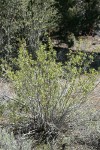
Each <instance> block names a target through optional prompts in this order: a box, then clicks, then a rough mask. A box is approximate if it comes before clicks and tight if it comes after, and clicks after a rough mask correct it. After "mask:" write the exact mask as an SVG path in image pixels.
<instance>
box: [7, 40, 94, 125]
mask: <svg viewBox="0 0 100 150" xmlns="http://www.w3.org/2000/svg"><path fill="white" fill-rule="evenodd" d="M36 54H37V59H36V60H33V59H32V56H31V55H29V54H28V52H27V50H26V49H25V45H23V44H22V46H21V47H20V49H19V55H18V59H17V63H18V66H19V70H16V71H15V72H13V71H12V70H11V69H8V70H6V72H7V74H8V76H9V78H10V79H11V81H12V83H13V85H14V88H15V92H16V95H17V99H15V102H14V101H13V103H12V102H11V104H12V105H11V107H10V108H11V110H13V111H11V112H12V113H13V114H15V117H18V115H19V114H20V117H23V116H24V117H28V116H29V115H30V116H38V118H40V120H42V121H43V122H48V121H49V122H53V123H57V122H58V124H60V123H61V122H62V121H61V120H63V119H64V118H65V116H66V115H67V112H68V111H69V110H70V109H71V108H73V107H75V106H76V105H79V104H81V102H82V101H84V100H86V96H87V94H88V93H89V92H90V91H91V90H92V88H93V85H94V79H95V71H93V70H92V71H91V73H90V74H89V73H87V71H84V72H85V75H84V76H83V77H81V74H82V71H83V68H82V63H83V62H84V59H85V55H84V57H83V54H82V53H79V54H78V55H76V56H74V55H69V61H68V62H66V65H65V66H63V65H62V63H57V62H56V53H55V51H54V50H53V48H52V45H51V43H50V41H49V51H47V50H46V46H45V45H44V46H43V45H41V47H40V49H39V50H38V51H37V53H36ZM82 58H83V59H82ZM77 66H78V67H77ZM64 78H65V79H64ZM84 98H85V99H84ZM16 102H17V103H16ZM60 121H61V122H60Z"/></svg>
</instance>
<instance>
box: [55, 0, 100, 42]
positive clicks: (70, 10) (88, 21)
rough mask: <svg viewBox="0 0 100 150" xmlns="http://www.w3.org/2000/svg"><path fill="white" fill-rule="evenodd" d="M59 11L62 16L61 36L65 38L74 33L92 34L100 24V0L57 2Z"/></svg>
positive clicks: (64, 0)
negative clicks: (99, 23)
mask: <svg viewBox="0 0 100 150" xmlns="http://www.w3.org/2000/svg"><path fill="white" fill-rule="evenodd" d="M56 1H57V2H58V3H57V9H58V12H59V14H60V16H61V20H60V24H59V27H60V32H61V33H60V34H61V36H62V37H64V40H65V38H66V36H67V34H69V32H70V33H74V34H75V35H80V34H92V33H93V30H94V28H95V27H96V26H97V24H98V22H99V19H100V17H99V14H100V10H99V6H100V2H99V0H67V1H66V0H62V1H60V0H56Z"/></svg>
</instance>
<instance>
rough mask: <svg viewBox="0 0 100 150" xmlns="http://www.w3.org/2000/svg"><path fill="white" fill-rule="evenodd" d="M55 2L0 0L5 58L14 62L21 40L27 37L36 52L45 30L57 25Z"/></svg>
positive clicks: (0, 41)
mask: <svg viewBox="0 0 100 150" xmlns="http://www.w3.org/2000/svg"><path fill="white" fill-rule="evenodd" d="M54 4H55V1H54V0H50V1H45V0H41V1H40V0H37V1H35V0H14V1H13V0H10V1H9V2H8V0H4V1H2V0H1V1H0V20H1V22H0V35H1V37H0V55H1V58H4V59H6V60H7V61H8V62H10V63H11V58H14V57H15V58H16V57H17V56H18V51H17V50H18V48H19V41H20V39H21V40H22V39H23V38H24V39H26V41H27V42H26V43H27V48H28V50H29V51H30V52H31V53H32V54H33V56H34V53H35V52H34V51H35V50H36V49H38V47H39V44H40V43H39V42H40V37H41V36H42V34H43V33H45V32H46V31H47V30H48V29H49V28H51V29H54V28H55V27H56V26H57V17H56V13H57V11H56V9H55V8H54Z"/></svg>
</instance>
